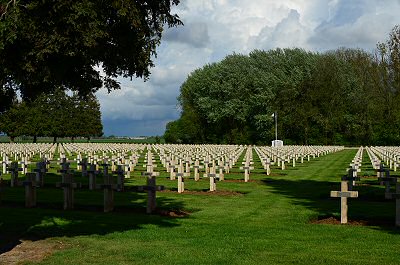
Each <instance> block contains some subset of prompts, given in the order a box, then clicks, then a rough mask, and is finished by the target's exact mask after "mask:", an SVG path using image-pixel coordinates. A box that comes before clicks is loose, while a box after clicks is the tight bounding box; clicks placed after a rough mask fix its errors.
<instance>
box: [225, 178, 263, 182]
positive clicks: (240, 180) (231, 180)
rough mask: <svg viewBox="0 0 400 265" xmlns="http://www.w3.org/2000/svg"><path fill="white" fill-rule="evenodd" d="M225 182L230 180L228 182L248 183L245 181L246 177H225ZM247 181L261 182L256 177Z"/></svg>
mask: <svg viewBox="0 0 400 265" xmlns="http://www.w3.org/2000/svg"><path fill="white" fill-rule="evenodd" d="M223 182H228V183H230V182H232V183H242V182H244V183H246V182H245V181H244V179H225V180H223ZM247 182H254V183H260V182H261V181H259V180H256V179H249V180H248V181H247Z"/></svg>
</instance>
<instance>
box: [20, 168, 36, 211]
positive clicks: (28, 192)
mask: <svg viewBox="0 0 400 265" xmlns="http://www.w3.org/2000/svg"><path fill="white" fill-rule="evenodd" d="M22 183H23V186H24V187H25V207H27V208H31V207H35V206H36V187H37V183H36V174H35V173H26V180H25V181H23V182H22Z"/></svg>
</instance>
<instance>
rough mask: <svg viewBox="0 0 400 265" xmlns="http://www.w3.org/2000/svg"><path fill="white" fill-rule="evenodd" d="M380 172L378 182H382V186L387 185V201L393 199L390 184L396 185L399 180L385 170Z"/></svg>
mask: <svg viewBox="0 0 400 265" xmlns="http://www.w3.org/2000/svg"><path fill="white" fill-rule="evenodd" d="M379 171H380V172H379V176H380V177H379V178H378V181H380V184H381V185H385V199H391V198H392V197H391V192H390V184H396V182H397V178H396V177H391V176H390V171H389V170H385V169H384V168H381V169H380V170H379Z"/></svg>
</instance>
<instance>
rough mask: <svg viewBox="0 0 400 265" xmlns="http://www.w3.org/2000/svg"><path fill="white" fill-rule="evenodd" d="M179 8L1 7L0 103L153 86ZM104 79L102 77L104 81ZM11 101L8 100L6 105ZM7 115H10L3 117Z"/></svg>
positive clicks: (16, 3) (129, 4) (54, 0)
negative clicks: (126, 83)
mask: <svg viewBox="0 0 400 265" xmlns="http://www.w3.org/2000/svg"><path fill="white" fill-rule="evenodd" d="M177 4H179V0H157V1H155V0H140V1H139V0H132V1H124V0H114V1H105V0H81V1H71V0H33V1H32V0H0V65H1V69H0V95H1V96H2V97H1V98H2V100H3V101H5V100H6V99H7V104H6V102H4V105H3V102H1V103H2V106H6V105H7V106H9V105H10V102H12V99H13V97H14V95H15V93H11V95H9V93H10V92H15V91H17V90H19V91H20V93H21V95H22V97H23V98H24V99H34V98H36V97H37V96H38V95H40V94H41V93H43V92H45V93H50V92H52V91H54V90H55V89H56V88H60V87H61V88H63V89H69V90H72V91H77V92H79V94H80V95H87V94H90V93H93V92H95V91H96V90H97V89H99V88H101V87H103V86H105V87H106V88H107V89H109V90H113V89H117V88H119V87H120V86H119V83H118V82H117V81H116V77H117V76H123V77H130V78H133V77H143V78H145V79H146V78H148V76H149V74H150V72H149V68H150V67H152V66H153V62H152V56H155V55H156V47H157V45H158V44H159V43H160V40H161V35H162V32H163V27H164V25H167V26H169V27H173V26H177V25H180V24H182V22H181V21H180V20H179V18H178V16H177V15H174V14H171V7H172V5H177ZM101 72H102V73H101ZM3 95H6V97H3ZM0 111H2V110H1V109H0Z"/></svg>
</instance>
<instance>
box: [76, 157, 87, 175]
mask: <svg viewBox="0 0 400 265" xmlns="http://www.w3.org/2000/svg"><path fill="white" fill-rule="evenodd" d="M78 165H79V166H80V167H81V170H82V177H86V176H87V175H88V172H87V168H88V159H87V158H83V159H82V161H80V163H78Z"/></svg>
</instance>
